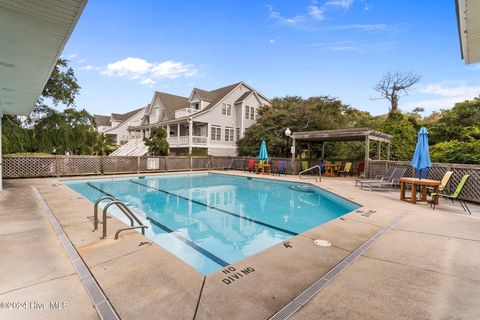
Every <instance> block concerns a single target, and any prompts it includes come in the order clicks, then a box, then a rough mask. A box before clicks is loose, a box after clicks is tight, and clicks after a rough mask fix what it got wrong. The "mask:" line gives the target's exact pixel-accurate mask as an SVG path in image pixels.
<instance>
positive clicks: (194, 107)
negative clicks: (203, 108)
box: [192, 102, 200, 110]
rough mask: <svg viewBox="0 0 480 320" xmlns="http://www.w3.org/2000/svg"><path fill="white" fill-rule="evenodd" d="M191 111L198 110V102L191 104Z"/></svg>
mask: <svg viewBox="0 0 480 320" xmlns="http://www.w3.org/2000/svg"><path fill="white" fill-rule="evenodd" d="M192 109H195V110H200V102H194V103H192Z"/></svg>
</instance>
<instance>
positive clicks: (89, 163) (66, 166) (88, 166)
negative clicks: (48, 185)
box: [57, 156, 102, 176]
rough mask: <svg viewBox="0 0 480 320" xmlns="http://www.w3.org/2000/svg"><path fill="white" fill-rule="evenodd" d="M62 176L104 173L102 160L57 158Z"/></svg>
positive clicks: (89, 157)
mask: <svg viewBox="0 0 480 320" xmlns="http://www.w3.org/2000/svg"><path fill="white" fill-rule="evenodd" d="M57 165H58V172H57V174H58V175H60V176H81V175H90V174H101V173H102V158H101V157H97V156H70V157H57Z"/></svg>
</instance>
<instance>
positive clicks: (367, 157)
mask: <svg viewBox="0 0 480 320" xmlns="http://www.w3.org/2000/svg"><path fill="white" fill-rule="evenodd" d="M369 160H370V138H369V137H368V135H366V136H365V178H369V176H370V172H369V169H370V168H369V164H368V162H369Z"/></svg>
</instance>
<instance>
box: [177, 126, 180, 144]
mask: <svg viewBox="0 0 480 320" xmlns="http://www.w3.org/2000/svg"><path fill="white" fill-rule="evenodd" d="M178 146H180V122H179V123H177V147H178Z"/></svg>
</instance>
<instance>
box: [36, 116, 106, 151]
mask: <svg viewBox="0 0 480 320" xmlns="http://www.w3.org/2000/svg"><path fill="white" fill-rule="evenodd" d="M98 134H99V133H97V132H96V130H95V127H94V125H93V117H92V116H91V115H90V114H89V113H88V112H87V111H86V110H76V109H74V108H67V109H65V110H64V111H63V112H59V111H57V110H54V109H51V108H48V109H46V110H45V115H44V116H43V117H42V118H40V119H39V120H37V122H36V123H35V125H34V127H33V144H34V146H35V148H36V150H35V151H39V152H46V153H53V154H60V155H61V154H66V153H69V154H76V155H82V154H91V153H92V146H93V145H94V143H95V141H96V139H97V135H98Z"/></svg>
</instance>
